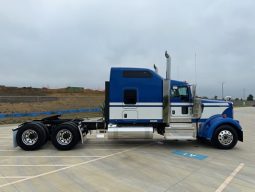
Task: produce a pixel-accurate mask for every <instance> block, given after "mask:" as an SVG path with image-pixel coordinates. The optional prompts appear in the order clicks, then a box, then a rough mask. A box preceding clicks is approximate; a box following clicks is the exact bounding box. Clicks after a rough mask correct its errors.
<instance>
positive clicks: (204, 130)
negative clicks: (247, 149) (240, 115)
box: [198, 115, 243, 141]
mask: <svg viewBox="0 0 255 192" xmlns="http://www.w3.org/2000/svg"><path fill="white" fill-rule="evenodd" d="M223 124H228V125H231V126H233V127H234V128H235V129H236V131H237V134H238V140H240V141H243V131H242V127H241V126H240V124H239V121H237V120H234V119H232V118H229V117H226V118H224V117H222V115H214V116H212V117H210V118H209V119H207V120H206V121H205V123H203V124H201V126H200V127H199V130H198V136H199V137H202V138H206V139H207V140H211V139H212V137H213V133H214V131H215V129H216V128H217V127H219V126H221V125H223Z"/></svg>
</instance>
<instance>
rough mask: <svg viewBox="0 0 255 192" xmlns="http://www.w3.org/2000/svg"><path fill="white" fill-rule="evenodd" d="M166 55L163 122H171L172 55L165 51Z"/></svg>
mask: <svg viewBox="0 0 255 192" xmlns="http://www.w3.org/2000/svg"><path fill="white" fill-rule="evenodd" d="M165 57H166V79H164V80H163V123H165V124H166V125H167V126H169V123H170V111H171V108H170V107H171V106H170V90H171V57H170V55H169V54H168V53H167V51H166V52H165Z"/></svg>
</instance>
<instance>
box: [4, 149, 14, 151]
mask: <svg viewBox="0 0 255 192" xmlns="http://www.w3.org/2000/svg"><path fill="white" fill-rule="evenodd" d="M0 151H18V150H15V149H0Z"/></svg>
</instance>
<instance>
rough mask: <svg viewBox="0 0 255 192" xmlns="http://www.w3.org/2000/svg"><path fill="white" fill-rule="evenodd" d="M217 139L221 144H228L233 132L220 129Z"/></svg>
mask: <svg viewBox="0 0 255 192" xmlns="http://www.w3.org/2000/svg"><path fill="white" fill-rule="evenodd" d="M218 140H219V142H220V143H221V144H222V145H230V144H231V143H232V142H233V134H232V133H231V132H230V131H229V130H222V131H221V132H220V133H219V135H218Z"/></svg>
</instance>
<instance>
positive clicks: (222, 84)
mask: <svg viewBox="0 0 255 192" xmlns="http://www.w3.org/2000/svg"><path fill="white" fill-rule="evenodd" d="M221 97H222V100H224V82H222V83H221Z"/></svg>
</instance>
